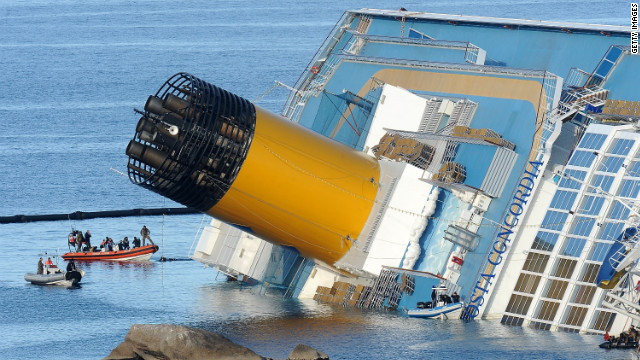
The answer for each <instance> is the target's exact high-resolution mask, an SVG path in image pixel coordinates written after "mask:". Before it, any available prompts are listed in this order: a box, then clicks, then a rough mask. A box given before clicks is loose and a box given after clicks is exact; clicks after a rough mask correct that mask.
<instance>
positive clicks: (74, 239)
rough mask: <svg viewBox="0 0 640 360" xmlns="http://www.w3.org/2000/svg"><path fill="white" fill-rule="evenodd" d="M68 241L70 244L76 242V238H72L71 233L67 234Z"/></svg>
mask: <svg viewBox="0 0 640 360" xmlns="http://www.w3.org/2000/svg"><path fill="white" fill-rule="evenodd" d="M69 242H70V243H71V244H73V243H75V242H76V238H74V237H73V235H69Z"/></svg>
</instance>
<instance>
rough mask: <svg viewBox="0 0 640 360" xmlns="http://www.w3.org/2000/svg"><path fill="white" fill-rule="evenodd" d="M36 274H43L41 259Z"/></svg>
mask: <svg viewBox="0 0 640 360" xmlns="http://www.w3.org/2000/svg"><path fill="white" fill-rule="evenodd" d="M38 274H44V263H42V258H40V260H39V261H38Z"/></svg>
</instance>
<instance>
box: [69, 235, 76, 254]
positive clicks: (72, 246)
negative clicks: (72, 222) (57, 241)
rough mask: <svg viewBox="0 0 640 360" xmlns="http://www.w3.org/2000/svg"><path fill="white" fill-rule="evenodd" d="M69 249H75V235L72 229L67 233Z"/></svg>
mask: <svg viewBox="0 0 640 360" xmlns="http://www.w3.org/2000/svg"><path fill="white" fill-rule="evenodd" d="M71 249H73V251H75V250H76V236H75V232H74V231H72V232H71V233H70V234H69V250H71Z"/></svg>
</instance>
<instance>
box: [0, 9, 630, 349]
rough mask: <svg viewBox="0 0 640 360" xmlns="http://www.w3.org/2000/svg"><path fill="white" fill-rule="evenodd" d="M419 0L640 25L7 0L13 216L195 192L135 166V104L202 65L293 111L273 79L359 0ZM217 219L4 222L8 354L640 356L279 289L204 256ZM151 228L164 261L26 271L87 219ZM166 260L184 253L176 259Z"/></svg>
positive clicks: (4, 21) (3, 188) (6, 100)
mask: <svg viewBox="0 0 640 360" xmlns="http://www.w3.org/2000/svg"><path fill="white" fill-rule="evenodd" d="M401 6H402V7H405V8H407V9H408V10H410V11H413V10H415V11H427V12H436V13H452V14H466V15H481V16H497V17H510V18H526V19H545V20H557V21H577V22H585V23H606V24H615V25H628V23H629V20H628V18H629V15H628V14H629V3H627V2H622V1H613V2H612V1H604V0H601V1H596V2H590V3H589V4H588V5H587V4H586V3H585V2H582V1H568V2H563V1H550V0H537V1H536V0H532V1H504V0H491V1H489V0H483V1H479V2H476V1H456V0H454V1H430V2H421V1H405V2H401V3H400V2H389V1H380V0H372V1H355V0H352V1H292V0H287V1H261V2H255V1H216V2H211V1H191V2H176V1H164V0H156V1H135V2H131V1H110V2H103V1H92V0H86V1H82V2H79V1H64V0H63V1H50V0H29V1H21V0H11V1H5V0H2V1H0V176H1V177H2V179H1V180H0V184H1V185H0V194H1V195H0V204H1V205H0V216H10V215H16V214H27V215H32V214H49V213H70V212H74V211H99V210H114V209H131V208H145V207H172V206H178V204H175V203H173V202H172V201H170V200H166V199H164V198H162V197H160V196H158V195H155V194H154V193H152V192H150V191H148V190H145V189H142V188H140V187H137V186H135V185H133V184H131V182H130V181H129V180H128V179H127V177H126V176H124V175H122V173H124V172H126V164H127V157H126V155H125V154H124V150H125V148H126V145H127V143H128V141H129V140H130V139H131V138H132V136H133V134H134V128H135V124H136V122H137V120H138V116H136V114H135V113H134V112H133V108H135V107H137V108H142V107H143V106H144V102H145V100H146V98H147V96H148V95H150V94H153V93H155V91H156V90H157V89H158V88H159V87H160V86H161V85H162V83H163V82H164V81H165V80H166V79H168V78H169V77H170V76H171V75H173V74H175V73H177V72H182V71H184V72H189V73H192V74H194V75H196V76H198V77H200V78H202V79H205V80H207V81H209V82H211V83H213V84H216V85H218V86H221V87H223V88H225V89H227V90H230V91H232V92H235V93H237V94H238V95H240V96H243V97H245V98H247V99H249V100H254V99H258V98H260V100H259V101H258V104H259V105H261V106H262V107H265V108H267V109H270V110H272V111H274V112H280V110H281V109H282V106H283V105H284V102H285V100H286V97H287V95H288V91H287V90H285V89H284V88H274V89H273V90H271V91H269V90H270V89H271V88H272V87H273V85H274V81H275V80H278V81H281V82H283V83H285V84H288V85H293V84H294V83H295V81H296V80H297V78H298V77H299V76H300V74H301V72H302V70H303V69H304V68H305V67H306V66H307V64H308V62H309V61H310V60H311V59H312V57H313V55H314V54H315V52H316V50H317V49H318V47H319V46H320V45H321V44H322V41H323V40H324V39H325V37H326V36H327V35H328V34H329V32H330V30H331V29H332V27H333V26H334V24H335V23H336V22H337V21H338V19H339V18H340V16H341V15H342V13H343V12H344V11H345V10H347V9H359V8H363V7H369V8H383V9H384V8H386V9H398V8H400V7H401ZM587 70H588V69H587ZM559 75H561V76H563V75H564V74H559ZM265 93H266V94H265ZM262 95H264V96H262ZM261 96H262V97H261ZM208 221H209V218H208V217H202V216H201V215H180V216H165V217H162V216H155V217H129V218H114V219H93V220H85V221H56V222H36V223H27V224H4V225H0V239H1V240H0V241H1V242H0V244H1V245H2V247H1V250H0V274H2V275H1V276H0V359H42V358H47V359H99V358H102V357H105V356H107V355H108V354H109V352H110V351H111V350H112V349H113V348H114V347H116V346H117V345H118V344H119V343H120V342H122V341H123V340H124V337H125V335H126V333H127V331H128V330H129V327H130V326H131V325H132V324H138V323H150V324H160V323H171V324H183V325H188V326H195V327H199V328H204V329H209V330H213V331H217V332H219V333H221V334H223V335H225V336H227V337H229V338H230V339H231V340H233V341H235V342H237V343H239V344H241V345H244V346H247V347H249V348H252V349H253V350H255V351H256V352H258V353H259V354H261V355H263V356H267V357H273V358H286V356H287V355H288V353H289V351H290V350H291V349H293V348H294V347H295V346H296V345H297V344H299V343H305V344H309V345H311V346H314V347H316V348H318V349H320V350H321V351H324V352H326V353H327V354H329V355H330V356H331V358H332V359H425V358H434V359H441V358H442V359H447V358H450V359H476V358H477V359H483V358H494V359H502V358H521V359H583V358H633V357H634V355H633V354H632V352H623V351H604V350H600V349H599V348H598V347H597V345H598V344H599V343H600V342H601V337H599V336H585V335H578V334H568V333H556V332H546V331H538V330H533V329H529V328H522V327H508V326H503V325H501V324H500V323H499V321H497V320H479V321H473V322H462V321H457V320H453V321H428V320H422V319H410V318H407V317H404V316H402V315H401V314H398V313H395V312H393V313H387V312H380V311H360V310H353V309H344V308H341V307H336V306H331V305H326V304H319V303H316V302H314V301H309V300H300V301H298V300H285V299H283V297H282V294H281V293H279V292H278V291H276V290H274V289H269V288H267V287H264V286H253V287H249V286H243V285H241V284H238V283H230V282H227V281H225V277H224V276H222V275H221V274H218V273H217V272H215V271H214V270H212V269H211V268H208V269H206V268H203V266H202V264H200V263H197V262H194V261H190V260H189V254H190V253H191V251H192V250H191V249H192V247H193V244H194V241H195V240H196V239H197V236H198V234H199V231H200V229H201V226H200V225H201V224H202V223H203V222H205V223H206V222H208ZM142 225H147V227H148V228H149V229H150V230H151V236H152V238H153V240H154V241H155V242H156V244H159V245H161V250H160V252H159V253H157V254H156V255H154V257H153V258H152V260H151V261H150V262H148V263H143V264H133V263H107V262H96V263H88V264H80V266H81V268H82V269H84V270H85V271H86V276H85V278H84V279H83V281H82V286H81V287H80V288H76V289H64V288H57V287H41V286H35V285H31V284H28V283H26V282H25V281H24V279H23V275H24V273H26V272H34V271H35V270H36V263H37V260H38V257H39V256H40V255H42V254H46V255H45V256H52V255H55V254H56V253H64V252H65V251H67V250H68V249H67V248H66V246H67V245H66V236H67V234H68V233H69V232H70V231H71V229H80V230H83V231H86V230H88V229H90V230H91V232H92V233H93V238H92V241H93V243H94V244H95V243H99V242H100V240H101V239H103V238H104V237H106V236H109V237H112V238H113V239H115V240H116V241H117V240H119V239H122V238H123V237H124V236H128V237H129V238H130V239H131V238H132V237H133V236H137V235H138V234H139V230H140V228H141V227H142ZM160 256H165V257H167V258H171V259H175V261H170V262H164V263H163V262H159V261H158V259H159V257H160ZM60 265H61V266H64V262H61V264H60Z"/></svg>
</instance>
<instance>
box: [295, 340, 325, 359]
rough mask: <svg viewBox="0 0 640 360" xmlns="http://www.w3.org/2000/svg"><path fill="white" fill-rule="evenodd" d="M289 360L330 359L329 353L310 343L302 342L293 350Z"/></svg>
mask: <svg viewBox="0 0 640 360" xmlns="http://www.w3.org/2000/svg"><path fill="white" fill-rule="evenodd" d="M287 360H329V355H327V354H325V353H323V352H321V351H318V350H316V349H314V348H312V347H311V346H309V345H304V344H300V345H298V346H296V348H295V349H293V350H292V351H291V353H290V354H289V357H288V358H287Z"/></svg>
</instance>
